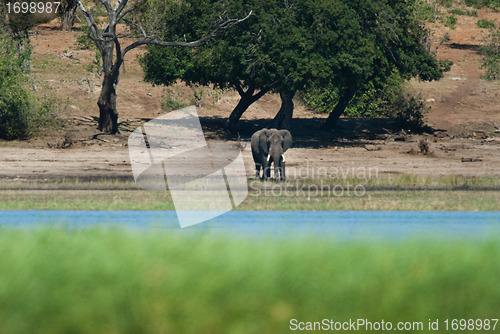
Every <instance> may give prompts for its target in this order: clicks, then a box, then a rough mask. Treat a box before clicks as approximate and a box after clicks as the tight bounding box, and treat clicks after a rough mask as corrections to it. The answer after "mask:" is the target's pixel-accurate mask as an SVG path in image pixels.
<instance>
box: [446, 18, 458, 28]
mask: <svg viewBox="0 0 500 334" xmlns="http://www.w3.org/2000/svg"><path fill="white" fill-rule="evenodd" d="M457 22H458V20H457V17H456V16H455V15H448V16H446V19H445V20H444V25H445V27H448V28H450V29H455V28H456V27H457Z"/></svg>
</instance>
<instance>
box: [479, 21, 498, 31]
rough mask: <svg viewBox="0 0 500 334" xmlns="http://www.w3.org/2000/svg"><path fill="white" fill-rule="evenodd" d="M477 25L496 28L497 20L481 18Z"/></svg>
mask: <svg viewBox="0 0 500 334" xmlns="http://www.w3.org/2000/svg"><path fill="white" fill-rule="evenodd" d="M476 26H477V27H478V28H485V29H490V28H495V22H494V21H489V20H486V19H481V20H479V21H477V22H476Z"/></svg>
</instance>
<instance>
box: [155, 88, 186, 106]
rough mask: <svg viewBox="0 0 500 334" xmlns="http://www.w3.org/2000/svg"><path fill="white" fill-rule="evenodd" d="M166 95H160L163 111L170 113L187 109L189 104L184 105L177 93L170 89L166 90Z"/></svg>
mask: <svg viewBox="0 0 500 334" xmlns="http://www.w3.org/2000/svg"><path fill="white" fill-rule="evenodd" d="M166 93H167V94H166V95H162V101H161V109H162V110H164V111H172V110H177V109H182V108H184V107H187V106H188V105H189V104H188V103H184V102H182V101H180V100H181V97H180V96H179V92H178V91H176V92H174V91H173V90H172V89H167V91H166Z"/></svg>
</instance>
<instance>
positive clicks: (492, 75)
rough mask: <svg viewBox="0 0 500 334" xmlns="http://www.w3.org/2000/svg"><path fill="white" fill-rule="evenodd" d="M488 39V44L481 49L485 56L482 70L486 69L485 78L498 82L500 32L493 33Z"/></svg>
mask: <svg viewBox="0 0 500 334" xmlns="http://www.w3.org/2000/svg"><path fill="white" fill-rule="evenodd" d="M488 39H489V42H488V44H486V45H484V46H482V47H481V53H482V54H483V64H482V65H481V68H485V69H486V73H485V74H484V76H483V78H484V79H486V80H498V79H500V30H497V31H496V32H491V33H490V35H489V36H488Z"/></svg>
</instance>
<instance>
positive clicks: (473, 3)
mask: <svg viewBox="0 0 500 334" xmlns="http://www.w3.org/2000/svg"><path fill="white" fill-rule="evenodd" d="M465 4H466V5H467V6H469V7H474V8H483V7H489V8H491V9H498V8H499V7H500V0H465Z"/></svg>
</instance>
